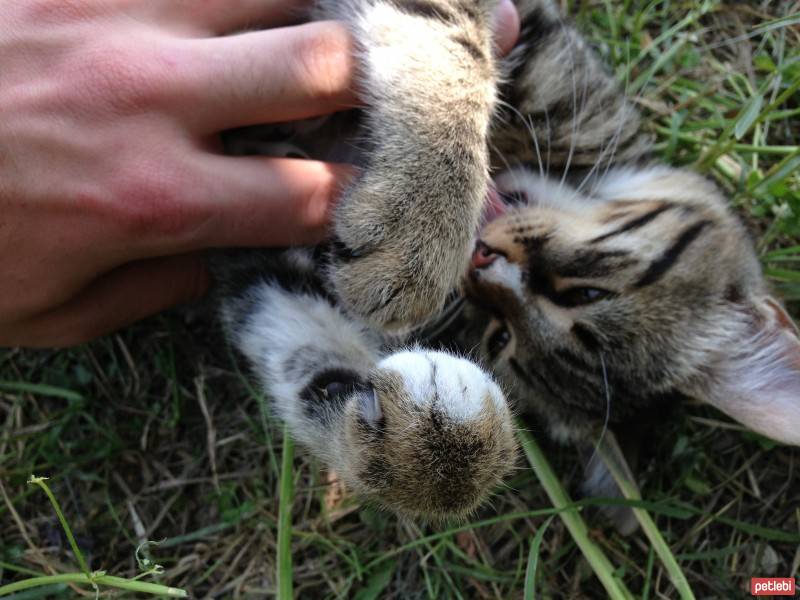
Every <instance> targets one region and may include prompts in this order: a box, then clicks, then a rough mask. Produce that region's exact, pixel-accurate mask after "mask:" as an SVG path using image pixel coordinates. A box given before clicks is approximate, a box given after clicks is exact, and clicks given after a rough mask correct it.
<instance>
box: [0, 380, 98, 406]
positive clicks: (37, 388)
mask: <svg viewBox="0 0 800 600" xmlns="http://www.w3.org/2000/svg"><path fill="white" fill-rule="evenodd" d="M0 390H3V391H6V392H17V393H25V394H34V395H36V396H50V397H52V398H61V399H63V400H70V401H72V402H78V401H80V400H83V396H81V395H80V394H79V393H78V392H73V391H72V390H65V389H63V388H59V387H55V386H52V385H45V384H43V383H25V382H24V381H0Z"/></svg>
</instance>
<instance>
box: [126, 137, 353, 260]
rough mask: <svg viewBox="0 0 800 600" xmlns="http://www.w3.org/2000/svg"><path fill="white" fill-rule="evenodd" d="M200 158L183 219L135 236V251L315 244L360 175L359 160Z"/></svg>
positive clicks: (164, 252)
mask: <svg viewBox="0 0 800 600" xmlns="http://www.w3.org/2000/svg"><path fill="white" fill-rule="evenodd" d="M195 160H196V163H195V168H194V169H193V170H194V172H195V173H196V177H197V179H196V180H195V182H194V185H193V186H192V188H191V189H190V190H187V192H186V193H187V197H186V198H185V199H184V200H183V201H182V202H181V206H180V207H179V213H180V214H179V215H178V216H177V217H176V218H179V219H180V220H181V221H182V224H181V225H180V226H179V227H178V226H172V225H168V226H166V227H163V228H159V227H158V226H157V225H147V226H146V230H145V231H142V232H141V233H140V234H136V235H129V236H128V238H129V239H131V244H129V247H128V248H127V250H126V251H127V252H130V253H132V255H135V256H137V257H141V256H149V257H155V256H165V255H171V254H182V253H186V252H191V251H194V250H201V249H205V248H212V247H228V246H273V247H274V246H295V245H309V244H315V243H317V242H319V241H321V240H322V239H324V238H325V237H326V233H327V228H328V222H329V217H330V210H331V207H332V206H333V205H334V203H335V201H336V198H337V197H338V196H339V193H340V191H341V189H342V187H343V186H344V185H346V183H347V182H348V181H349V179H350V178H351V177H352V174H353V167H350V166H346V165H332V164H327V163H322V162H317V161H311V160H296V159H288V158H265V157H229V156H219V155H215V154H210V153H209V154H202V155H200V156H198V157H197V158H196V159H195ZM158 219H159V218H157V217H153V218H151V219H149V220H148V222H149V223H153V222H155V221H157V220H158ZM163 219H164V220H165V222H169V221H171V220H172V217H171V216H169V215H164V216H163Z"/></svg>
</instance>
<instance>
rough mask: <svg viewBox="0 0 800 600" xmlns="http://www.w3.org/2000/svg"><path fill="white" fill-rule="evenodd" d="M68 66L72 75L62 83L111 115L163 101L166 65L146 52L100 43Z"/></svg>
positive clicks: (143, 109) (137, 111)
mask: <svg viewBox="0 0 800 600" xmlns="http://www.w3.org/2000/svg"><path fill="white" fill-rule="evenodd" d="M72 70H73V72H74V74H75V77H74V78H69V79H70V80H69V81H67V82H66V85H68V86H70V88H71V89H73V90H76V91H77V92H78V93H80V94H82V96H83V98H84V99H85V100H88V101H89V102H91V103H93V104H95V105H97V104H99V105H101V106H102V107H104V108H105V109H106V110H107V111H109V112H110V113H111V114H112V115H132V114H141V113H144V112H147V111H150V110H152V109H153V108H157V107H160V106H161V105H163V104H164V103H165V101H166V90H167V89H169V86H168V77H167V73H166V71H167V69H166V68H164V66H163V61H161V60H158V59H156V58H155V57H154V56H152V55H150V56H148V55H147V54H146V53H134V52H132V51H131V50H129V49H125V48H120V47H113V46H110V45H103V46H102V47H98V48H93V49H91V50H89V51H87V52H85V53H82V55H81V56H80V57H79V58H76V59H75V61H74V64H73V67H72ZM76 80H77V81H79V82H80V84H79V85H78V86H76V85H75V81H76Z"/></svg>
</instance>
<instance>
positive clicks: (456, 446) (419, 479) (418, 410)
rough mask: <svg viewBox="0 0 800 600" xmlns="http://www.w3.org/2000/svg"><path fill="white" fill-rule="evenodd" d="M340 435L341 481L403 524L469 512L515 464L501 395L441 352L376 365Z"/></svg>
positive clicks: (392, 358) (394, 357)
mask: <svg viewBox="0 0 800 600" xmlns="http://www.w3.org/2000/svg"><path fill="white" fill-rule="evenodd" d="M344 429H345V431H344V440H343V441H344V444H343V453H344V456H343V457H342V458H344V461H343V465H342V466H343V467H344V468H343V469H342V470H343V472H340V475H342V476H343V477H344V479H345V481H346V482H347V483H348V484H349V485H351V486H352V487H354V488H355V489H356V490H357V491H358V492H359V493H360V494H361V495H363V496H365V497H367V498H368V499H370V500H372V501H374V502H376V503H378V504H380V505H382V506H384V507H386V508H389V509H390V510H393V511H395V512H397V513H399V514H402V515H406V516H409V517H417V518H424V519H429V520H433V521H441V520H444V519H447V518H450V517H462V516H464V515H467V514H469V513H471V512H473V511H474V510H475V509H476V508H477V507H478V506H480V505H481V503H483V502H484V501H485V500H486V499H487V497H488V496H489V495H490V493H491V492H492V490H493V488H494V487H495V486H496V485H497V484H498V483H499V482H500V481H501V479H502V477H503V476H504V475H505V474H506V473H507V472H508V471H509V470H510V469H511V468H512V467H513V465H514V462H515V458H516V442H515V436H514V427H513V421H512V417H511V413H510V411H509V409H508V405H507V403H506V399H505V397H504V395H503V393H502V391H501V390H500V388H499V387H498V386H497V384H495V383H494V381H493V380H492V378H491V377H490V376H489V375H487V374H486V373H484V372H483V371H482V370H481V369H479V368H478V367H477V366H475V365H474V364H472V363H471V362H469V361H467V360H464V359H461V358H457V357H454V356H451V355H448V354H444V353H441V352H428V351H420V350H417V351H405V352H400V353H397V354H393V355H391V356H389V357H388V358H386V359H384V360H383V361H381V362H380V363H379V364H378V366H377V368H376V369H375V370H374V371H373V372H372V373H371V375H370V376H369V378H368V386H366V387H364V388H362V390H361V391H360V393H359V395H358V400H357V401H356V402H352V403H350V406H349V407H348V409H347V415H346V423H345V427H344ZM340 468H341V466H340Z"/></svg>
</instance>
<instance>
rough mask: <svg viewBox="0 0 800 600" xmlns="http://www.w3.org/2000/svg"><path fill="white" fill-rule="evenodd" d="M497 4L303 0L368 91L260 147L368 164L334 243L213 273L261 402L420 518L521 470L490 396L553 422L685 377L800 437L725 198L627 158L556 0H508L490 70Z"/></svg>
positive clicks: (612, 97)
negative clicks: (512, 15) (518, 22)
mask: <svg viewBox="0 0 800 600" xmlns="http://www.w3.org/2000/svg"><path fill="white" fill-rule="evenodd" d="M493 4H494V2H492V1H491V0H347V1H344V2H334V1H321V2H319V3H318V5H317V7H316V10H315V13H314V15H315V17H316V18H337V19H340V20H342V21H344V22H346V23H348V24H349V26H350V27H351V30H352V32H353V36H354V39H355V41H356V44H357V59H358V64H359V65H360V69H361V71H360V72H361V77H362V79H363V81H362V85H361V87H362V89H363V90H365V92H366V98H365V100H366V102H367V108H365V109H364V110H363V111H362V112H360V113H349V114H346V115H342V116H339V117H337V118H334V119H329V120H327V121H315V122H313V123H304V124H301V125H296V126H294V128H293V130H292V133H291V134H290V135H289V136H288V138H287V137H286V136H285V135H284V136H283V137H281V136H276V135H275V134H274V132H271V133H268V137H269V138H270V139H269V140H268V141H269V142H270V144H271V148H272V150H273V151H278V152H282V153H288V154H295V153H297V154H301V155H311V156H314V157H316V158H322V159H328V160H331V159H341V158H342V157H346V158H347V159H348V160H351V161H353V162H355V163H357V164H358V165H359V166H361V167H362V171H361V175H360V177H359V178H358V179H357V180H356V181H355V182H354V183H353V184H351V185H350V187H349V188H348V189H346V190H344V193H343V197H342V200H341V202H340V204H339V205H338V206H337V209H336V213H335V215H334V222H333V229H332V239H331V241H330V242H329V243H328V244H325V245H324V246H320V247H318V248H314V249H295V250H289V251H283V252H280V251H272V252H270V251H232V252H227V253H225V254H223V255H220V257H218V260H217V265H216V273H217V275H218V279H219V280H220V283H221V285H220V290H221V297H222V301H221V314H222V318H223V322H224V323H225V325H226V328H227V330H228V332H229V334H230V337H231V339H232V341H233V342H234V344H235V345H236V346H237V347H238V348H239V349H240V350H241V351H242V352H243V353H244V354H245V356H246V357H247V358H248V359H249V361H250V363H251V364H252V366H253V368H254V371H255V373H256V375H257V376H258V377H259V379H260V380H261V383H262V384H263V386H264V389H265V391H266V392H267V395H268V396H269V397H270V399H271V400H272V403H273V407H274V409H275V411H276V412H277V414H278V416H280V417H281V418H282V419H284V420H285V421H286V423H287V424H288V426H289V428H290V430H291V432H292V434H293V435H294V436H295V437H296V438H298V439H299V440H300V441H302V442H303V443H304V444H305V445H307V446H308V447H309V449H310V450H311V451H312V452H313V453H314V454H315V455H317V456H318V457H320V458H321V459H322V460H323V461H324V462H325V463H326V464H327V465H329V466H331V467H332V468H333V469H335V470H336V471H337V472H338V473H339V475H340V476H341V477H342V478H343V480H344V481H345V483H346V484H348V485H349V486H350V487H352V488H353V489H355V490H356V491H357V492H359V493H361V494H362V495H364V496H365V497H367V498H369V499H371V500H373V501H375V502H378V503H380V504H383V505H385V506H387V507H389V508H391V509H393V510H396V511H398V512H400V513H402V514H406V515H410V516H423V517H428V518H434V519H440V518H445V517H448V516H452V515H463V514H466V513H468V512H470V511H472V510H474V508H475V507H476V506H478V505H479V504H480V503H481V502H482V501H483V500H484V499H485V497H486V496H487V494H488V493H489V492H490V491H491V488H492V487H493V486H494V485H495V484H496V483H497V482H498V481H499V480H500V479H501V478H502V476H503V475H504V474H505V473H506V471H507V470H508V469H509V468H510V467H511V466H512V465H513V462H514V457H515V443H514V436H513V424H512V418H511V411H510V410H509V404H508V402H507V400H506V398H505V396H504V394H503V391H502V389H505V390H507V391H508V392H509V393H510V394H511V399H512V400H513V404H514V406H515V407H516V408H517V409H518V410H531V411H533V412H534V413H535V414H536V415H537V416H538V417H539V418H541V419H543V420H544V422H546V423H547V424H548V426H549V427H548V429H549V431H550V433H551V434H552V435H553V436H555V437H556V438H558V439H562V440H573V441H578V442H579V443H586V441H587V440H593V439H595V438H596V436H597V435H598V433H597V432H599V430H601V429H602V428H603V426H604V425H607V424H609V423H611V424H612V426H614V425H616V424H622V423H624V422H625V421H626V420H630V419H635V418H636V416H637V414H638V413H639V412H640V411H641V410H643V409H644V408H646V407H648V406H654V405H659V404H664V403H669V402H673V401H674V399H675V398H676V397H679V396H681V395H691V396H695V397H698V398H701V399H703V400H706V401H707V402H710V403H711V404H714V405H715V406H717V407H719V408H720V409H722V410H723V411H725V412H727V413H729V414H731V415H732V416H734V417H735V418H737V419H739V420H740V421H741V422H743V423H745V424H746V425H748V426H750V427H752V428H753V429H755V430H757V431H760V432H762V433H764V434H765V435H768V436H770V437H773V438H775V439H777V440H779V441H783V442H787V443H800V427H799V426H800V402H799V401H798V397H799V396H800V342H799V341H798V338H797V332H796V330H794V328H793V325H792V324H791V321H790V320H789V318H788V317H787V316H786V313H785V312H784V311H783V309H782V308H781V307H780V305H779V304H778V303H777V302H776V301H775V300H774V299H772V298H771V297H770V296H769V295H768V293H767V291H766V286H765V284H764V281H763V279H762V276H761V274H760V270H759V265H758V262H757V260H756V257H755V254H754V251H753V249H752V247H751V246H750V244H749V242H748V241H747V238H746V236H745V234H744V232H743V230H742V228H741V227H740V226H739V224H738V223H737V221H736V220H735V218H734V217H733V216H732V215H731V214H730V213H729V211H728V210H727V208H726V205H725V202H724V199H723V198H722V197H721V195H720V193H719V192H718V191H717V190H716V188H715V187H714V186H713V185H712V184H711V183H710V182H708V181H706V180H704V179H703V178H701V177H699V176H698V175H695V174H692V173H690V172H687V171H682V170H675V169H669V168H667V167H663V166H653V165H643V164H641V162H640V161H641V159H642V156H643V155H644V154H645V153H646V149H647V147H648V140H647V139H646V137H644V136H642V135H641V134H640V132H639V117H638V114H637V112H636V111H635V109H634V108H633V107H632V106H631V104H630V103H629V102H628V101H627V100H626V98H625V97H624V94H622V92H621V91H620V89H619V86H618V85H617V84H616V82H615V81H614V79H613V78H612V77H611V76H610V75H609V74H607V73H606V71H605V70H604V69H603V67H602V65H601V64H600V63H599V61H598V60H597V58H596V57H595V55H594V54H593V53H592V51H591V50H590V49H589V48H588V46H587V44H586V43H585V41H584V40H583V39H582V38H581V37H580V36H579V35H578V34H577V33H576V31H575V30H574V29H573V28H572V27H571V26H569V25H568V24H566V23H565V22H564V20H563V19H562V18H561V16H560V15H559V13H558V11H557V9H556V7H555V6H554V5H553V4H552V3H551V2H550V1H549V0H519V1H518V2H517V5H518V9H519V12H520V16H521V18H522V33H521V36H520V40H519V43H518V45H517V47H516V48H515V49H514V50H513V52H512V53H511V55H510V56H509V57H508V59H506V60H505V61H502V62H498V61H497V60H496V59H495V57H494V55H493V51H492V47H491V31H490V25H489V23H490V21H489V15H490V12H491V9H492V7H493ZM278 138H280V139H278ZM332 142H333V143H332ZM287 148H290V150H286V149H287ZM489 149H491V152H490V151H489ZM490 167H492V168H493V169H494V173H495V182H496V183H495V185H496V190H494V189H491V190H490V189H488V186H487V183H488V172H489V169H490ZM487 196H488V197H489V198H490V200H489V202H488V203H486V202H485V201H484V199H485V198H486V197H487ZM484 204H487V207H486V208H485V209H484ZM482 211H483V213H484V214H483V225H482V227H481V215H482ZM476 232H478V234H477V237H478V242H477V245H476V242H475V239H476ZM470 255H471V256H472V258H471V259H470ZM465 274H466V275H465ZM462 281H463V291H464V292H465V293H466V297H467V299H466V301H456V302H455V303H453V304H451V305H450V307H449V309H448V310H447V311H445V312H444V313H443V316H441V317H439V318H433V319H432V317H434V316H435V315H437V313H439V312H440V310H441V309H442V307H443V306H444V304H445V301H446V299H447V297H448V294H450V293H451V292H452V290H453V289H455V288H458V287H459V286H461V284H460V283H459V282H462ZM457 309H458V310H457ZM459 310H460V312H459ZM454 316H455V320H454V319H453V317H454ZM426 323H427V324H428V325H431V324H433V327H432V328H428V329H425V328H422V329H415V327H417V326H420V325H424V324H426ZM453 324H455V325H456V326H455V327H454V326H453ZM448 325H450V326H449V327H448ZM431 332H435V333H433V334H432V333H431ZM443 332H444V333H443ZM434 338H436V339H435V340H434ZM414 340H416V341H414ZM434 341H436V342H442V341H444V342H445V344H446V345H448V346H450V347H451V348H453V347H455V348H456V351H455V352H456V353H455V354H453V353H447V352H441V351H432V350H427V349H426V345H427V347H431V345H432V344H433V343H434ZM458 348H460V350H458ZM467 355H470V356H471V358H472V359H473V360H475V361H476V362H478V363H479V364H481V365H482V367H483V368H482V367H479V366H477V365H476V364H474V363H473V362H470V361H469V360H467V359H466V358H464V357H465V356H467ZM484 368H489V369H491V370H492V371H493V372H494V373H495V376H496V377H498V378H499V381H500V382H501V384H502V389H501V387H500V386H498V384H497V383H496V382H495V380H494V378H493V376H491V375H489V374H487V373H486V371H484Z"/></svg>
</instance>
